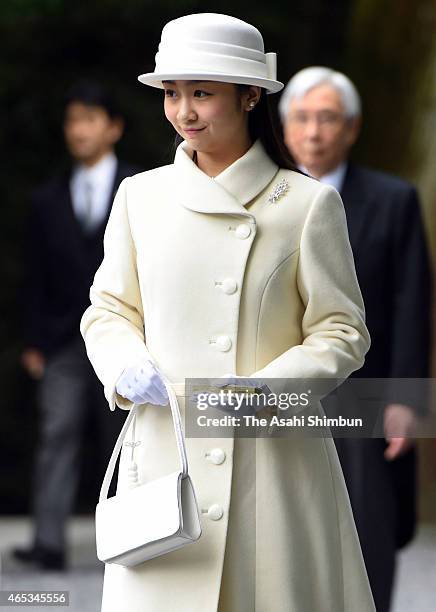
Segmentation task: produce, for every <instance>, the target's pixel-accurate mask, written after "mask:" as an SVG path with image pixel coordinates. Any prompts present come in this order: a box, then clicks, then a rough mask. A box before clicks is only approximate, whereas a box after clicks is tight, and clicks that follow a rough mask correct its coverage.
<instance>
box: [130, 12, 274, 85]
mask: <svg viewBox="0 0 436 612" xmlns="http://www.w3.org/2000/svg"><path fill="white" fill-rule="evenodd" d="M138 80H139V81H141V83H144V84H145V85H151V86H152V87H159V88H161V89H163V84H162V81H175V80H192V81H194V80H195V81H198V80H201V81H221V82H225V83H239V84H242V85H258V86H259V87H263V88H265V89H266V90H267V93H275V92H277V91H280V90H281V89H282V88H283V87H284V85H283V83H281V82H280V81H277V55H276V54H275V53H265V51H264V46H263V38H262V35H261V33H260V32H259V30H257V29H256V28H255V27H253V26H252V25H250V24H249V23H246V22H245V21H242V20H241V19H236V18H235V17H229V16H228V15H219V14H216V13H198V14H195V15H186V16H185V17H179V19H174V20H173V21H170V22H169V23H167V24H166V25H165V27H164V28H163V30H162V36H161V41H160V44H159V51H158V52H157V54H156V67H155V69H154V72H148V73H146V74H141V75H140V76H139V77H138Z"/></svg>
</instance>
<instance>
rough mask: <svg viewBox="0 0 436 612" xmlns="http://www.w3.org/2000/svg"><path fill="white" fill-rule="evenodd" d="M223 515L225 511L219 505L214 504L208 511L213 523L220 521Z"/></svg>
mask: <svg viewBox="0 0 436 612" xmlns="http://www.w3.org/2000/svg"><path fill="white" fill-rule="evenodd" d="M223 514H224V510H223V509H222V507H221V506H219V505H218V504H212V505H211V507H210V508H209V510H208V511H207V516H208V517H209V518H210V519H211V520H212V521H219V520H220V518H221V517H222V515H223Z"/></svg>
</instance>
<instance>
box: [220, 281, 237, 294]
mask: <svg viewBox="0 0 436 612" xmlns="http://www.w3.org/2000/svg"><path fill="white" fill-rule="evenodd" d="M218 286H219V288H220V289H221V291H224V293H227V295H231V294H232V293H235V291H236V289H237V288H238V283H237V282H236V281H235V280H234V279H233V278H225V279H224V280H223V281H222V283H221V284H220V285H218Z"/></svg>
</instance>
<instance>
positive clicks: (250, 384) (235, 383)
mask: <svg viewBox="0 0 436 612" xmlns="http://www.w3.org/2000/svg"><path fill="white" fill-rule="evenodd" d="M220 378H223V379H224V380H223V382H222V383H220V382H217V381H216V383H215V384H216V386H217V387H227V386H232V387H242V388H244V387H246V388H247V389H250V388H251V389H252V388H257V389H259V390H261V392H262V393H265V394H268V393H271V390H270V389H269V387H268V385H266V384H265V383H264V382H263V381H261V380H260V379H259V378H250V377H249V376H238V375H237V374H224V376H221V377H220Z"/></svg>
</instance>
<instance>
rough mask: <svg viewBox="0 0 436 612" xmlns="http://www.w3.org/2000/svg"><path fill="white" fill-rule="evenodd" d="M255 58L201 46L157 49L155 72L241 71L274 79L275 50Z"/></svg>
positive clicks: (249, 74)
mask: <svg viewBox="0 0 436 612" xmlns="http://www.w3.org/2000/svg"><path fill="white" fill-rule="evenodd" d="M258 56H260V57H258V59H249V58H247V57H237V56H235V55H224V54H223V53H221V52H220V53H212V52H209V51H204V50H202V51H201V52H198V51H197V52H195V51H190V50H189V51H187V50H186V51H185V50H183V51H181V49H180V48H179V49H178V53H176V49H174V50H170V49H168V47H165V50H163V49H162V50H160V51H159V52H158V53H157V54H156V68H155V72H156V73H160V74H177V73H180V74H187V73H189V72H191V71H192V72H204V73H205V74H207V73H209V72H215V73H222V74H226V75H228V76H231V75H235V76H240V75H244V76H247V77H256V78H261V79H271V80H276V73H277V67H276V66H277V61H276V57H277V56H276V54H275V53H258Z"/></svg>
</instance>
